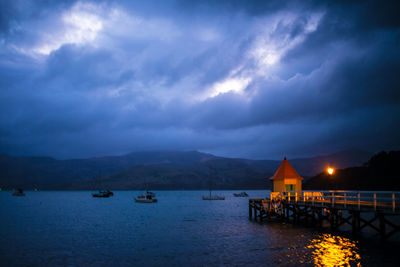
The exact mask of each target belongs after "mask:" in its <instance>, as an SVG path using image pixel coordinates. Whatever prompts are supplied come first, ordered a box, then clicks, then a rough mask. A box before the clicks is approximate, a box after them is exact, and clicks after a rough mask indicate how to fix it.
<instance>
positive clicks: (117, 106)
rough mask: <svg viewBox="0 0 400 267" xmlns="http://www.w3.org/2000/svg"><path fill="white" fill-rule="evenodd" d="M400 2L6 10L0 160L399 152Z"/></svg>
mask: <svg viewBox="0 0 400 267" xmlns="http://www.w3.org/2000/svg"><path fill="white" fill-rule="evenodd" d="M398 10H400V7H399V3H398V1H384V2H382V1H343V2H342V1H336V2H334V3H333V2H332V1H327V2H324V1H265V2H263V1H182V0H181V1H134V3H131V1H112V2H110V1H105V2H101V1H54V2H52V1H34V2H32V1H2V2H1V4H0V153H8V154H12V155H49V156H54V157H58V158H68V157H89V156H102V155H117V154H123V153H128V152H131V151H138V150H199V151H204V152H211V153H215V154H217V155H223V156H230V157H249V158H280V157H281V156H282V155H288V156H290V157H296V156H310V155H315V154H322V153H330V152H335V151H338V150H342V149H349V148H359V149H364V150H367V151H371V152H375V151H378V150H383V149H400V138H398V137H399V136H400V116H399V114H400V88H399V87H400V78H399V73H400V17H399V16H398V14H397V13H396V11H398Z"/></svg>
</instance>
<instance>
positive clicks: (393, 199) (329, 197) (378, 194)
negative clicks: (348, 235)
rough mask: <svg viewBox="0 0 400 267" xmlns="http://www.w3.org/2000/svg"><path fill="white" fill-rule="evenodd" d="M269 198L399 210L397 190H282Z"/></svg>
mask: <svg viewBox="0 0 400 267" xmlns="http://www.w3.org/2000/svg"><path fill="white" fill-rule="evenodd" d="M271 200H275V201H284V202H286V203H298V204H304V205H311V206H318V207H330V208H331V207H335V206H338V207H339V206H340V207H344V208H346V209H353V210H354V209H355V210H363V209H368V210H371V209H373V210H375V211H377V210H380V211H385V212H389V211H391V212H393V213H397V212H400V192H398V191H397V192H390V191H343V190H336V191H332V190H330V191H284V192H272V193H271Z"/></svg>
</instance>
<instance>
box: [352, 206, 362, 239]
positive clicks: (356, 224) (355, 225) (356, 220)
mask: <svg viewBox="0 0 400 267" xmlns="http://www.w3.org/2000/svg"><path fill="white" fill-rule="evenodd" d="M351 228H352V231H353V234H357V233H358V232H359V231H360V212H359V211H353V212H352V221H351Z"/></svg>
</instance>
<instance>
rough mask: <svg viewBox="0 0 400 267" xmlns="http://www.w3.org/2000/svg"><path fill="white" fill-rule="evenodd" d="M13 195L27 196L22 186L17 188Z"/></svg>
mask: <svg viewBox="0 0 400 267" xmlns="http://www.w3.org/2000/svg"><path fill="white" fill-rule="evenodd" d="M12 195H13V196H15V197H23V196H25V193H24V191H23V190H22V189H21V188H18V189H17V190H15V191H14V193H13V194H12Z"/></svg>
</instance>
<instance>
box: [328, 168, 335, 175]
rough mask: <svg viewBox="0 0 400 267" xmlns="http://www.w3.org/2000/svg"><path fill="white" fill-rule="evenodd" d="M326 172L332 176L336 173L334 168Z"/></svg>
mask: <svg viewBox="0 0 400 267" xmlns="http://www.w3.org/2000/svg"><path fill="white" fill-rule="evenodd" d="M326 171H327V172H328V174H329V175H332V174H333V173H334V172H335V170H334V169H333V168H328V169H327V170H326Z"/></svg>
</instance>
